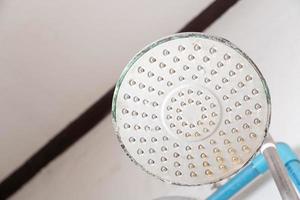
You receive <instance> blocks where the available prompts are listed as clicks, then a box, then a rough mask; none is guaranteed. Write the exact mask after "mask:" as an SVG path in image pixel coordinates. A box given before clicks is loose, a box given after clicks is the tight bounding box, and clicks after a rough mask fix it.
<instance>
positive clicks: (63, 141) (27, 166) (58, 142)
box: [0, 0, 237, 199]
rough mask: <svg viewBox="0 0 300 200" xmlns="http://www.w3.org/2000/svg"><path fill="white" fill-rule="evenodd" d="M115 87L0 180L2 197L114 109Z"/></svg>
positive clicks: (202, 17) (202, 25) (194, 25)
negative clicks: (112, 104) (112, 106)
mask: <svg viewBox="0 0 300 200" xmlns="http://www.w3.org/2000/svg"><path fill="white" fill-rule="evenodd" d="M236 2H237V0H216V1H214V2H213V3H212V4H211V5H209V6H208V7H207V8H206V9H205V10H204V11H203V12H201V13H200V14H199V15H198V16H197V17H195V18H194V19H193V20H192V21H190V22H189V23H188V24H187V25H186V26H185V27H184V28H182V29H181V30H180V31H179V32H201V31H204V30H205V29H206V28H207V27H209V26H210V25H211V24H212V23H213V22H214V21H215V20H217V19H218V18H219V17H220V16H221V15H222V14H223V13H224V12H226V10H228V9H229V8H230V7H231V6H233V5H234V4H235V3H236ZM113 91H114V87H113V88H111V89H110V90H109V91H108V92H107V93H106V94H105V95H104V96H102V97H101V98H100V99H99V100H98V101H97V102H96V103H95V104H94V105H92V106H91V107H90V108H88V109H87V110H86V111H85V112H84V113H82V114H81V115H80V116H79V117H77V118H76V119H75V120H74V121H72V122H70V124H69V125H67V126H66V127H65V128H64V129H63V130H62V131H60V132H59V133H57V135H56V136H55V137H54V138H53V139H51V140H50V141H48V143H47V144H46V145H45V146H43V147H42V148H41V149H39V150H38V151H37V152H36V153H35V154H34V155H33V156H31V157H30V158H29V159H28V160H27V161H26V162H25V163H24V164H23V165H21V166H20V167H19V168H17V169H16V170H15V171H14V172H13V173H12V174H10V175H9V176H8V177H7V178H6V179H4V180H3V181H2V182H1V183H0V199H6V198H8V197H9V196H11V195H12V194H14V193H15V192H16V191H18V190H19V189H20V188H21V187H22V186H23V185H25V184H26V183H27V182H28V181H30V180H31V179H32V178H33V177H34V176H35V175H36V174H37V173H38V172H39V171H40V170H41V169H42V168H44V167H45V166H47V165H48V164H49V163H50V162H51V161H52V160H54V159H55V158H56V157H58V156H59V155H61V154H62V153H63V152H64V151H66V150H67V149H68V148H69V147H70V146H72V145H73V144H74V143H75V142H77V141H78V140H79V139H80V138H82V137H83V136H84V135H86V134H87V133H88V132H89V131H90V130H91V129H92V128H94V127H95V126H96V125H97V124H98V123H99V122H101V121H102V120H103V119H104V118H105V117H106V116H107V115H108V113H109V112H110V111H111V102H112V96H113Z"/></svg>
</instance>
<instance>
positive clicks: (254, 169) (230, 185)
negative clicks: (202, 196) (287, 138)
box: [207, 143, 300, 200]
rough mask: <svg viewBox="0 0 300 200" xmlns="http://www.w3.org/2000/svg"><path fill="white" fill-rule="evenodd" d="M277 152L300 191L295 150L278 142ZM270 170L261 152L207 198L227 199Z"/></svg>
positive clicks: (299, 166) (299, 169)
mask: <svg viewBox="0 0 300 200" xmlns="http://www.w3.org/2000/svg"><path fill="white" fill-rule="evenodd" d="M276 147H277V152H278V153H279V156H280V158H281V160H282V162H283V163H284V165H285V167H286V169H287V171H288V174H289V177H290V178H291V179H292V181H293V183H294V185H295V186H296V188H297V190H298V191H299V192H300V161H299V160H298V158H297V155H296V154H295V153H294V152H293V150H292V149H291V148H290V147H289V146H288V145H287V144H285V143H277V144H276ZM267 170H268V164H267V162H266V161H265V159H264V157H263V155H261V154H259V155H258V156H256V157H255V158H254V159H253V160H252V162H251V163H250V164H249V165H248V166H247V167H245V168H244V169H242V170H241V171H240V172H239V173H238V174H236V175H235V176H234V177H233V178H231V179H230V180H229V181H227V182H226V183H225V184H224V185H222V186H221V187H220V188H218V190H217V191H216V192H214V193H213V194H212V195H210V196H209V197H208V198H207V200H226V199H229V198H230V197H232V196H233V195H234V194H236V193H237V192H238V191H240V190H241V189H242V188H243V187H245V186H246V185H248V184H249V183H250V182H251V181H252V180H254V179H255V178H256V177H257V176H258V175H261V174H263V173H264V172H266V171H267Z"/></svg>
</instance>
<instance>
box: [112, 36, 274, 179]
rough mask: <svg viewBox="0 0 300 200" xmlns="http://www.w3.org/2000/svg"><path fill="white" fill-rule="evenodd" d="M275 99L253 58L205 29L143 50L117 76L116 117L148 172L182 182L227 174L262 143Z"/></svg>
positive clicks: (124, 138)
mask: <svg viewBox="0 0 300 200" xmlns="http://www.w3.org/2000/svg"><path fill="white" fill-rule="evenodd" d="M269 118H270V99H269V94H268V89H267V87H266V83H265V81H264V79H263V78H262V75H261V74H260V72H259V71H258V69H257V68H256V66H255V65H254V63H253V62H252V61H251V60H250V59H249V58H248V57H247V56H246V55H245V54H244V53H243V52H242V51H240V50H239V49H238V48H237V47H235V46H234V45H233V44H231V43H230V42H228V41H226V40H224V39H221V38H217V37H213V36H207V35H204V34H200V33H182V34H176V35H173V36H170V37H167V38H163V39H161V40H159V41H157V42H155V43H153V44H151V45H149V46H148V47H146V48H145V49H143V50H142V51H141V52H140V53H138V54H137V55H136V56H135V57H134V58H133V59H132V60H131V62H130V63H129V64H128V65H127V67H126V68H125V70H124V71H123V74H122V75H121V78H120V80H119V81H118V83H117V86H116V89H115V94H114V99H113V121H114V125H115V129H116V133H117V135H118V138H119V140H120V141H121V143H122V147H123V149H124V150H125V152H126V153H127V155H129V157H130V158H131V159H132V160H133V161H134V162H135V163H136V164H137V165H139V166H141V167H142V168H143V169H144V170H145V171H147V172H148V173H150V174H152V175H154V176H156V177H158V178H159V179H161V180H163V181H167V182H171V183H174V184H180V185H200V184H206V183H213V182H217V181H219V180H222V179H224V178H226V177H229V176H230V175H232V174H234V173H235V172H237V171H238V170H239V169H241V168H242V167H243V166H244V165H245V164H246V163H247V162H248V161H249V160H250V159H251V157H252V156H253V155H254V154H255V153H256V151H257V150H258V149H259V148H260V146H261V145H262V143H263V140H264V137H265V135H266V130H267V129H268V126H269Z"/></svg>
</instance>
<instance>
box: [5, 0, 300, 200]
mask: <svg viewBox="0 0 300 200" xmlns="http://www.w3.org/2000/svg"><path fill="white" fill-rule="evenodd" d="M210 2H211V1H203V0H202V1H192V0H187V1H172V0H165V1H138V0H126V1H103V0H73V1H70V0H52V1H38V0H27V1H21V0H2V1H1V2H0V67H1V73H0V81H1V83H0V91H1V99H0V110H1V115H0V127H1V132H0V160H1V163H0V180H1V179H3V178H4V177H6V176H7V175H8V174H9V173H11V172H12V171H13V170H14V169H15V168H16V167H17V166H19V165H21V164H22V163H23V162H24V161H25V160H26V159H27V158H28V157H29V156H30V155H32V154H33V153H34V152H35V151H37V150H38V149H39V148H40V147H41V146H43V145H44V144H45V143H46V142H47V141H48V140H49V139H50V138H52V137H53V136H54V134H55V133H56V132H58V131H59V130H61V129H62V128H63V127H64V126H65V125H66V124H67V123H68V122H70V121H71V120H72V119H74V118H76V116H77V115H79V114H80V113H81V112H82V111H84V110H85V109H86V108H87V107H88V106H89V105H91V104H92V103H93V102H94V101H96V99H98V98H99V97H100V96H101V95H103V94H104V93H105V92H106V91H107V90H108V89H109V88H110V87H111V86H112V85H113V84H114V82H115V81H116V80H117V78H118V76H119V74H120V72H121V71H122V68H123V66H124V65H125V64H126V63H127V62H128V60H129V59H130V58H131V56H132V55H134V54H135V53H136V52H137V51H138V50H139V49H141V48H142V47H143V46H145V45H146V44H147V43H150V42H152V41H153V40H156V39H158V38H159V37H162V36H165V35H168V34H171V33H174V32H176V31H177V30H179V29H180V28H181V27H182V26H183V25H184V24H185V23H186V22H188V21H189V20H190V19H192V18H193V17H194V16H195V15H197V14H198V13H199V12H200V11H201V9H204V8H205V6H207V5H208V4H209V3H210ZM299 20H300V1H299V0H278V1H271V0H260V1H258V0H256V1H255V0H244V1H240V2H239V3H237V4H236V5H235V6H234V7H233V8H232V9H230V10H229V11H228V12H227V13H226V14H225V15H224V16H223V17H222V18H220V19H219V20H218V21H217V22H216V23H214V24H213V25H212V26H211V27H210V28H209V29H208V30H207V31H206V32H207V33H211V34H215V35H219V36H222V37H225V38H228V39H229V40H231V41H232V42H233V43H235V44H236V45H238V46H239V47H241V48H242V49H243V50H244V51H245V52H247V53H248V55H249V56H250V57H251V58H252V59H253V60H254V61H255V62H256V64H257V65H258V66H259V67H260V69H261V71H262V73H263V74H264V76H265V78H266V79H267V82H268V84H269V87H270V90H271V95H272V106H273V108H272V109H273V113H272V122H271V132H272V134H273V136H274V138H275V139H276V140H280V141H285V142H288V143H289V144H290V145H291V146H292V147H294V148H296V149H298V150H300V134H298V133H299V132H300V127H299V126H298V124H299V122H300V118H299V117H298V116H299V114H300V107H299V106H298V102H300V80H299V76H300V67H299V66H300V57H299V55H298V54H299V53H298V52H299V50H298V46H299V45H300V27H299ZM209 193H210V190H209V187H208V186H205V187H178V186H172V185H167V184H165V183H162V182H160V181H159V180H156V179H154V178H153V177H150V176H148V175H147V174H145V173H144V172H143V171H141V170H140V169H139V168H137V167H135V166H134V165H133V164H132V163H131V162H130V161H129V159H128V158H127V157H126V156H125V155H124V153H123V152H122V150H121V148H120V147H119V144H118V142H117V140H116V138H115V136H114V135H113V132H112V127H111V120H110V116H109V117H107V118H106V119H105V120H104V121H103V122H102V123H101V124H99V125H98V126H97V127H96V128H95V129H94V130H93V131H91V132H90V133H89V134H88V135H87V136H85V137H84V138H83V139H82V140H80V141H79V142H78V143H76V144H75V145H74V146H73V147H72V148H70V149H69V150H68V151H67V152H66V153H64V154H63V155H62V156H60V157H59V158H57V159H56V160H55V161H54V162H52V163H51V164H50V165H49V166H47V167H46V168H45V169H43V171H42V172H41V173H39V174H38V175H37V176H36V177H35V178H34V179H32V181H30V182H29V183H28V184H27V185H26V186H25V187H23V188H22V189H21V190H20V191H19V192H18V193H17V194H16V195H14V196H13V197H12V199H25V200H26V199H31V200H35V199H107V200H109V199H153V198H155V197H159V196H162V195H188V196H192V197H200V198H204V197H205V196H207V195H208V194H209ZM262 197H264V199H280V197H279V193H278V192H277V190H276V187H275V184H274V183H273V182H272V180H271V178H270V176H269V175H267V176H265V177H263V178H262V179H260V180H259V181H258V182H257V183H256V184H255V185H252V186H251V187H250V188H247V189H246V190H245V192H243V193H242V194H240V195H239V196H237V197H236V199H262Z"/></svg>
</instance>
